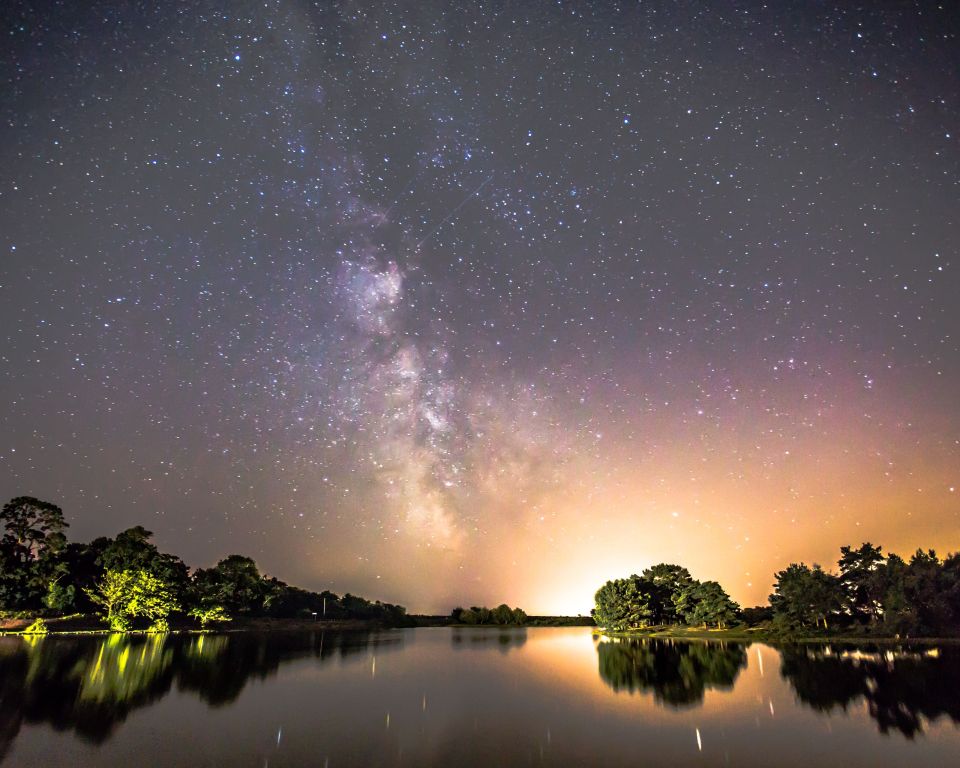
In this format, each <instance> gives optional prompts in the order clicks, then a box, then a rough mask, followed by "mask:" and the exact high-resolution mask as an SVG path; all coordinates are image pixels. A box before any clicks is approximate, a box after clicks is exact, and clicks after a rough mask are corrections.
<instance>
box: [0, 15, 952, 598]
mask: <svg viewBox="0 0 960 768" xmlns="http://www.w3.org/2000/svg"><path fill="white" fill-rule="evenodd" d="M862 6H863V7H861V8H855V7H854V5H853V4H850V3H837V4H836V5H833V4H830V3H824V2H810V1H808V0H798V1H797V2H776V3H769V4H767V5H764V4H761V3H755V2H731V3H726V2H723V3H718V2H710V1H709V0H704V1H703V2H679V3H675V4H674V3H652V2H649V3H648V2H642V3H640V2H631V3H612V2H611V3H605V2H597V3H593V4H587V3H568V2H562V3H545V2H544V3H536V2H529V3H524V2H504V3H473V2H462V3H456V2H430V1H429V0H428V1H427V2H422V1H419V0H418V2H410V3H392V4H388V5H380V4H374V3H365V2H355V3H346V2H345V3H336V2H329V3H328V2H317V3H308V2H305V1H296V2H294V1H291V0H279V1H276V2H275V1H273V0H267V1H266V2H257V3H252V2H251V3H247V2H191V3H172V2H170V3H168V2H140V3H132V2H63V3H50V4H43V3H31V2H17V1H16V0H13V1H12V2H5V3H3V6H2V10H0V15H2V22H3V25H2V29H0V34H2V40H3V43H2V45H0V89H2V90H0V93H2V97H0V116H2V119H0V402H2V407H0V494H2V495H3V498H4V499H6V498H9V497H11V496H15V495H20V494H30V495H36V496H39V497H41V498H44V499H46V500H49V501H52V502H55V503H57V504H59V505H61V506H62V507H63V509H64V512H65V514H66V516H67V519H68V520H69V522H70V524H71V528H70V531H69V533H70V535H71V538H73V539H75V540H76V539H80V540H86V539H89V538H92V537H94V536H97V535H113V534H115V533H116V532H117V531H119V530H121V529H123V528H125V527H129V526H131V525H135V524H142V525H144V526H146V527H147V528H149V529H151V530H153V531H154V532H155V533H156V540H157V543H158V544H159V545H160V547H161V548H163V549H165V550H168V551H173V552H176V553H178V554H180V555H181V556H182V557H183V558H184V559H185V560H186V561H187V562H188V563H190V564H191V565H197V566H206V565H209V564H211V563H213V562H215V561H216V560H217V559H218V558H220V557H222V556H224V555H226V554H229V553H233V552H239V553H244V554H249V555H251V556H253V557H254V558H255V559H256V560H257V561H258V563H259V564H260V566H261V569H262V570H263V571H265V572H267V573H269V574H271V575H275V576H277V577H279V578H281V579H284V580H285V581H288V582H291V583H294V584H299V585H301V586H305V587H309V588H317V589H318V588H331V589H333V590H334V591H337V592H345V591H352V592H354V593H359V594H363V595H365V596H368V597H371V598H379V599H384V600H390V601H396V602H401V603H403V604H405V605H407V606H409V607H410V608H411V609H412V610H416V611H448V610H449V609H450V608H452V607H453V606H454V605H456V604H470V603H485V604H497V603H499V602H502V601H506V602H509V603H510V604H520V605H521V606H523V607H524V608H525V609H526V610H527V611H528V612H530V613H541V612H569V613H577V612H584V613H585V612H587V611H588V610H589V609H590V607H591V605H592V594H593V592H594V591H595V589H596V588H597V587H598V586H599V585H600V584H601V583H602V582H603V581H604V580H605V579H607V578H610V577H615V576H624V575H627V574H629V573H631V572H635V571H636V572H639V571H640V570H642V569H643V568H644V567H647V566H649V565H651V564H652V563H656V562H660V561H667V562H679V563H681V564H684V565H686V566H687V567H688V568H689V569H690V570H691V572H692V573H693V575H694V576H696V577H698V578H701V579H717V580H719V581H720V582H721V583H723V584H724V585H725V586H726V588H727V589H728V591H729V592H730V593H731V594H732V596H733V597H734V598H735V599H737V600H739V601H740V602H742V603H744V604H754V603H757V602H762V601H764V600H765V598H766V595H767V594H768V593H769V591H770V585H771V583H772V580H773V578H772V577H773V573H774V571H776V570H778V569H780V568H782V567H783V566H785V565H786V564H787V563H788V562H790V561H793V560H801V559H802V560H804V561H806V562H807V563H812V562H821V563H823V564H825V565H828V566H829V565H833V564H834V563H835V560H836V558H837V550H838V548H839V546H840V545H842V544H859V543H860V542H862V541H871V542H873V543H875V544H881V545H883V546H884V548H885V549H886V550H893V551H897V552H900V553H901V554H909V553H910V552H912V551H913V550H914V549H916V548H917V547H918V546H923V547H936V548H937V549H938V551H939V552H940V554H941V555H943V554H946V552H948V551H956V550H958V549H960V492H958V491H957V488H958V487H960V407H958V403H960V336H958V334H960V277H958V271H960V256H958V250H957V243H958V242H960V40H958V30H960V12H957V9H956V7H955V6H954V4H953V3H943V4H940V5H938V4H935V3H929V2H918V3H885V2H868V3H863V4H862Z"/></svg>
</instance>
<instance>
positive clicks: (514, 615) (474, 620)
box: [450, 603, 527, 625]
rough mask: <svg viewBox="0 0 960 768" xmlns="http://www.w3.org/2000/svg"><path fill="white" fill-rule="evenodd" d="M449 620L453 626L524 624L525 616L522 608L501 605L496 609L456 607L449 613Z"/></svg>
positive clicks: (525, 621)
mask: <svg viewBox="0 0 960 768" xmlns="http://www.w3.org/2000/svg"><path fill="white" fill-rule="evenodd" d="M450 619H451V620H452V621H453V623H454V624H500V625H506V624H526V623H527V614H526V613H525V612H524V610H523V609H522V608H511V607H510V606H509V605H507V604H506V603H501V604H500V605H498V606H497V607H496V608H486V607H484V606H476V605H475V606H472V607H471V608H461V607H459V606H457V607H456V608H454V609H453V610H452V611H451V612H450Z"/></svg>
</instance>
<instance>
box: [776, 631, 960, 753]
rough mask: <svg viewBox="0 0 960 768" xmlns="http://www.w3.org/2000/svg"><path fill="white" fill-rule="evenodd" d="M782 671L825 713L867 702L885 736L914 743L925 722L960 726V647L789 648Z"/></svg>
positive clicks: (785, 650)
mask: <svg viewBox="0 0 960 768" xmlns="http://www.w3.org/2000/svg"><path fill="white" fill-rule="evenodd" d="M781 657H782V662H781V667H780V673H781V674H782V675H783V677H784V678H785V679H786V680H788V681H789V682H790V685H791V686H792V687H793V690H794V691H795V692H796V694H797V698H798V699H799V700H800V701H801V702H803V703H804V704H806V705H807V706H809V707H812V708H813V709H816V710H818V711H820V712H826V713H829V712H832V711H833V710H835V709H840V710H843V711H846V710H847V709H848V708H850V707H852V706H853V705H856V704H859V703H863V702H865V703H866V705H867V711H868V712H869V714H870V717H871V718H872V719H873V720H875V721H876V724H877V727H878V728H879V729H880V731H881V732H882V733H888V732H889V731H899V732H900V733H902V734H903V735H904V736H906V737H907V738H909V739H912V738H914V737H915V736H916V735H917V734H919V733H922V732H923V730H924V721H925V720H926V721H932V720H937V719H938V718H940V717H942V716H947V717H949V718H950V719H951V720H952V721H953V722H954V723H958V722H960V648H957V647H956V646H948V647H945V648H938V649H918V650H902V649H896V650H894V649H880V648H866V649H864V648H859V649H853V648H832V647H830V646H826V647H823V646H799V647H786V648H783V649H782V650H781Z"/></svg>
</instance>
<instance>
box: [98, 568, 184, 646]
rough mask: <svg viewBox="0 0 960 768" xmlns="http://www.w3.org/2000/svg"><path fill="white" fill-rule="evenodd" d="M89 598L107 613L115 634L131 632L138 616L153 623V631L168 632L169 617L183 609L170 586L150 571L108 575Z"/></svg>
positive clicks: (127, 571)
mask: <svg viewBox="0 0 960 768" xmlns="http://www.w3.org/2000/svg"><path fill="white" fill-rule="evenodd" d="M88 594H89V595H90V599H91V600H93V602H94V603H96V604H97V605H99V606H101V607H102V608H104V609H105V610H106V617H105V618H106V620H107V622H108V623H109V625H110V629H112V630H113V631H115V632H125V631H127V630H129V629H130V627H131V621H132V620H133V619H134V618H136V617H138V616H142V617H145V618H148V619H150V620H151V622H152V623H151V626H150V629H151V631H154V632H166V631H167V630H168V629H169V628H170V627H169V622H168V617H169V615H170V614H171V613H172V612H173V611H177V610H179V609H180V606H179V605H178V604H177V601H176V598H175V597H174V595H173V590H172V589H171V588H170V585H169V584H167V583H165V582H164V581H163V580H162V579H160V578H158V577H157V576H155V575H153V574H152V573H150V571H132V570H125V571H116V570H110V571H107V572H106V573H104V575H103V579H102V580H101V581H100V583H99V584H98V585H97V587H96V589H94V590H91V591H90V592H89V593H88Z"/></svg>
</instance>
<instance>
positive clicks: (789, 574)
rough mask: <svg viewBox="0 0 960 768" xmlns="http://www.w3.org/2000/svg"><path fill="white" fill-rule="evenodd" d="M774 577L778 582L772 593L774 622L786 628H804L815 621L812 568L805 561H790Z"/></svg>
mask: <svg viewBox="0 0 960 768" xmlns="http://www.w3.org/2000/svg"><path fill="white" fill-rule="evenodd" d="M774 578H775V579H776V582H775V583H774V586H773V594H771V595H770V606H771V607H772V608H773V620H774V622H775V623H776V624H777V625H778V626H780V627H782V628H785V629H798V628H803V627H807V626H809V625H810V624H812V623H814V621H815V612H814V610H813V606H812V603H811V599H810V598H811V594H812V590H813V580H812V576H811V572H810V569H809V568H808V567H807V566H806V565H804V564H803V563H790V565H788V566H787V567H786V568H784V569H783V570H782V571H778V572H777V573H776V574H775V576H774Z"/></svg>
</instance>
